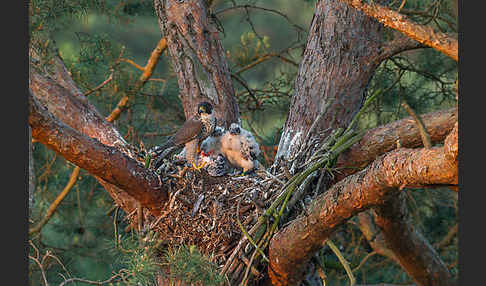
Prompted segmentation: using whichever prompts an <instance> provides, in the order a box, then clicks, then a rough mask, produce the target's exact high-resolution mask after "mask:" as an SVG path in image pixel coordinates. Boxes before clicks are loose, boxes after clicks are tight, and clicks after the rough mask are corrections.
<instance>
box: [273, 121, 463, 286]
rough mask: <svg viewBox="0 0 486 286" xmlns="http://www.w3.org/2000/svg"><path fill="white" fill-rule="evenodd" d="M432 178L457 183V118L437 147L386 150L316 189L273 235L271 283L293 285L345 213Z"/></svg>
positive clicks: (433, 181) (347, 215) (430, 182)
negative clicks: (315, 194)
mask: <svg viewBox="0 0 486 286" xmlns="http://www.w3.org/2000/svg"><path fill="white" fill-rule="evenodd" d="M437 184H444V185H450V184H452V185H457V123H456V126H455V128H454V129H453V131H452V132H451V134H449V135H448V137H447V138H446V140H445V144H444V146H443V147H434V148H431V149H423V148H422V149H406V148H400V149H398V150H394V151H391V152H389V153H387V154H385V155H383V156H381V157H379V158H377V159H376V160H375V161H374V162H373V163H372V164H371V165H369V166H368V167H367V168H366V169H364V170H362V171H360V172H358V173H356V174H354V175H351V176H348V177H346V178H345V179H343V180H341V181H340V182H338V183H337V184H335V185H333V186H332V187H331V188H330V189H329V190H328V191H327V192H326V193H324V194H322V195H319V196H318V197H317V198H316V199H315V201H314V202H313V204H312V205H311V207H310V208H309V210H308V212H307V213H305V214H304V215H301V216H300V217H298V218H297V219H295V220H294V221H293V222H292V223H290V224H289V225H288V226H286V227H285V228H283V229H282V230H280V231H279V232H278V233H277V234H275V236H274V237H273V239H272V241H271V243H270V246H269V259H270V263H269V270H268V271H269V275H270V278H271V280H272V283H273V284H274V285H297V284H298V283H299V281H301V279H302V278H303V276H302V275H303V273H304V269H305V265H306V264H307V263H308V261H309V259H310V257H311V256H312V255H313V254H314V253H315V252H316V251H317V250H319V249H320V248H321V247H322V244H323V243H324V241H325V240H326V239H327V238H328V237H329V235H330V234H332V233H333V232H334V230H335V229H336V228H337V227H339V226H340V225H342V224H343V223H344V222H345V221H346V220H347V219H349V218H351V217H352V216H354V215H356V214H358V213H359V212H361V211H364V210H366V209H368V208H370V207H374V206H379V205H383V204H385V203H386V202H387V201H388V199H389V198H390V196H396V195H397V194H398V192H399V191H398V190H397V189H402V188H404V187H421V186H424V185H437ZM291 249H294V250H298V251H290V250H291Z"/></svg>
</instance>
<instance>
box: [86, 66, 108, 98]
mask: <svg viewBox="0 0 486 286" xmlns="http://www.w3.org/2000/svg"><path fill="white" fill-rule="evenodd" d="M112 79H113V71H112V72H111V74H110V76H109V77H108V78H107V79H106V80H105V81H104V82H102V83H100V84H99V85H98V86H97V87H95V88H93V89H92V90H89V91H87V92H86V93H84V94H83V95H84V96H88V95H90V94H91V93H93V92H95V91H97V90H99V89H101V88H102V87H103V86H105V85H107V84H108V83H109V82H110V81H111V80H112Z"/></svg>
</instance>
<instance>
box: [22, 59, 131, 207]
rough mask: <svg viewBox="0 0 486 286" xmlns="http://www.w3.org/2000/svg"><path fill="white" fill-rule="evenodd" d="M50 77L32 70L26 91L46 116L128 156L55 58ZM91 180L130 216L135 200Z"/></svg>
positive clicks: (113, 131)
mask: <svg viewBox="0 0 486 286" xmlns="http://www.w3.org/2000/svg"><path fill="white" fill-rule="evenodd" d="M51 68H52V70H53V74H51V75H50V76H48V75H41V74H40V73H39V72H37V71H36V70H35V69H34V68H31V69H30V73H29V87H30V88H31V90H32V93H33V95H34V96H35V97H36V98H37V99H38V101H39V103H41V104H42V105H43V106H45V107H46V108H47V109H48V110H49V112H50V113H52V114H53V115H54V116H55V117H56V118H57V119H59V120H60V121H62V122H63V123H65V124H67V125H69V126H70V127H72V128H73V129H75V130H77V131H79V132H81V133H83V134H85V135H87V136H89V137H91V138H95V139H97V140H98V141H100V142H101V143H103V144H105V145H107V146H114V147H116V148H118V150H119V151H121V152H123V153H125V154H127V155H130V151H129V149H128V148H127V142H126V141H125V140H124V139H123V137H122V136H121V135H120V134H119V132H118V131H117V130H116V129H115V127H114V126H113V124H112V123H110V122H108V121H106V120H105V119H104V118H103V116H102V115H101V114H100V113H99V112H98V111H97V109H96V108H95V107H94V106H93V105H92V104H91V103H90V102H89V101H88V100H87V98H86V97H85V96H83V94H82V92H81V91H80V90H79V88H78V87H77V86H76V84H75V83H74V82H73V81H72V79H71V77H70V76H69V74H68V72H67V70H66V68H65V66H64V63H63V62H62V60H61V59H60V58H59V57H57V56H56V57H54V58H53V65H52V66H51ZM95 178H96V179H97V180H98V181H99V182H100V183H101V184H102V185H103V187H105V189H106V190H107V191H108V193H109V194H110V196H111V197H112V198H113V199H114V200H115V203H116V204H117V205H119V206H121V207H122V208H123V210H124V211H125V212H126V213H130V212H131V211H132V210H133V209H134V207H135V206H136V205H137V202H136V200H135V199H133V198H132V197H131V196H130V195H128V194H127V193H126V192H125V191H123V190H121V189H119V188H118V187H116V186H114V185H111V184H110V183H108V182H106V181H104V180H103V179H101V178H100V177H97V176H95Z"/></svg>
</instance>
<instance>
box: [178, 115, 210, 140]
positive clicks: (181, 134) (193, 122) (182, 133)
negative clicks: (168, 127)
mask: <svg viewBox="0 0 486 286" xmlns="http://www.w3.org/2000/svg"><path fill="white" fill-rule="evenodd" d="M202 128H203V124H202V122H201V121H200V120H197V119H196V118H194V117H191V118H190V119H189V120H186V122H184V124H183V125H182V126H181V128H179V130H177V132H176V134H174V137H172V138H173V141H174V144H175V145H183V144H186V143H187V142H189V141H191V140H193V139H196V138H197V137H198V136H199V134H200V133H201V131H202Z"/></svg>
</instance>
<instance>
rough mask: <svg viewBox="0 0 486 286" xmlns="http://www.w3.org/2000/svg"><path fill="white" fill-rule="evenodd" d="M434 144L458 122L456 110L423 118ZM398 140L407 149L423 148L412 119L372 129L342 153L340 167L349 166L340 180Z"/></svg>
mask: <svg viewBox="0 0 486 286" xmlns="http://www.w3.org/2000/svg"><path fill="white" fill-rule="evenodd" d="M421 118H422V122H423V123H424V125H425V128H426V130H427V133H428V134H429V137H430V140H431V142H432V143H433V144H434V143H438V142H442V141H443V140H444V139H445V138H446V136H447V134H449V133H450V132H451V131H452V129H453V128H454V124H455V123H456V122H457V108H451V109H447V110H440V111H435V112H431V113H427V114H424V115H421ZM397 140H399V141H400V145H401V146H402V147H406V148H415V147H419V146H421V145H422V140H421V137H420V131H419V129H418V128H417V126H416V124H415V122H414V120H413V119H412V117H406V118H404V119H401V120H398V121H395V122H392V123H389V124H386V125H383V126H380V127H377V128H374V129H371V130H369V131H367V132H366V133H365V135H364V136H363V138H362V139H361V140H360V141H359V142H357V143H356V144H354V145H353V146H351V148H349V149H348V150H346V151H345V152H343V153H342V154H341V155H340V156H339V159H338V162H337V167H349V168H346V169H344V170H342V172H343V173H342V174H337V179H338V180H340V179H342V178H344V177H345V176H348V175H350V174H353V173H355V172H357V171H358V169H357V168H363V167H365V166H366V165H368V164H369V163H371V162H372V161H373V160H374V159H375V158H376V157H377V156H379V155H382V154H384V153H386V152H389V151H391V150H393V149H395V148H396V142H397Z"/></svg>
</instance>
